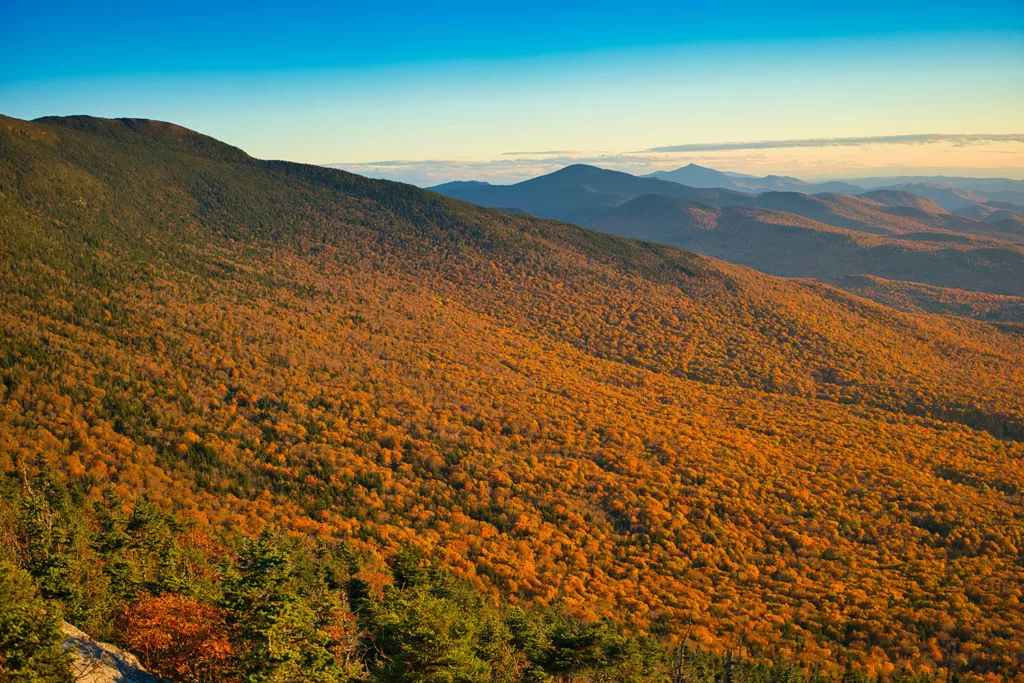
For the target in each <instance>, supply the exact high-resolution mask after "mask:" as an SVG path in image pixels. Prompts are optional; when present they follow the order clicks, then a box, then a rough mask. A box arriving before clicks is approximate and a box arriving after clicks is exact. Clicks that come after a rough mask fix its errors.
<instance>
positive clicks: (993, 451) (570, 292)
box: [0, 117, 1024, 680]
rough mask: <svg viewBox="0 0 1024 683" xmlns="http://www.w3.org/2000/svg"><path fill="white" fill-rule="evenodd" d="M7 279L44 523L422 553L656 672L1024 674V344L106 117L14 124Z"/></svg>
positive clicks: (21, 464)
mask: <svg viewBox="0 0 1024 683" xmlns="http://www.w3.org/2000/svg"><path fill="white" fill-rule="evenodd" d="M0 280H2V281H3V282H4V287H3V289H2V292H0V295H2V297H3V301H2V304H3V305H2V307H0V328H2V336H0V376H2V382H0V468H2V469H3V470H4V471H6V472H8V473H10V474H11V477H10V482H9V485H8V486H7V489H6V491H7V492H6V493H5V500H7V501H8V502H7V505H8V508H9V509H11V510H15V509H18V506H19V505H22V503H19V502H18V501H19V500H21V498H19V497H24V496H25V495H26V494H25V492H24V487H25V484H24V480H23V478H22V477H23V473H24V477H25V478H27V480H28V481H32V477H35V476H36V473H37V472H38V471H39V470H40V469H41V468H42V469H44V470H46V469H50V470H53V472H54V473H55V476H57V478H58V479H59V480H60V481H61V482H63V483H62V484H61V485H62V486H68V487H70V489H71V490H72V491H74V492H75V496H77V499H80V505H81V507H82V509H83V510H85V512H83V513H81V515H78V516H76V517H75V518H76V519H81V520H82V521H81V522H80V523H81V524H82V525H84V526H85V527H87V531H88V533H85V532H83V533H84V534H85V536H90V535H95V534H96V533H97V530H98V529H101V528H102V522H101V518H100V517H98V516H96V515H97V513H94V512H91V510H92V509H93V508H92V506H93V505H94V504H96V503H98V502H102V501H109V500H116V501H123V504H120V505H121V507H120V508H117V509H118V510H121V512H120V513H119V514H124V515H132V514H135V513H134V512H133V510H135V509H137V508H138V505H137V504H134V503H133V501H140V500H141V501H145V506H148V507H146V508H144V509H150V508H151V509H153V510H155V511H159V514H160V515H172V518H173V519H176V520H181V522H180V523H181V524H185V525H186V526H187V525H193V526H195V527H196V528H199V529H203V530H206V531H204V533H209V534H212V535H216V534H219V533H222V532H223V533H225V534H229V536H228V538H230V539H232V540H230V541H223V542H224V543H229V544H230V543H234V544H236V545H237V547H238V548H239V550H238V553H240V554H239V555H238V556H239V557H241V556H242V555H243V554H244V552H248V551H246V550H245V548H246V547H249V546H246V544H245V542H244V541H243V540H242V538H243V537H249V538H253V539H259V538H263V539H264V540H266V539H267V538H269V537H268V535H267V534H271V533H272V534H273V539H275V540H274V544H275V547H279V546H278V545H277V544H280V547H291V546H290V545H289V544H298V546H296V547H297V548H298V547H300V546H302V544H304V543H306V544H314V546H315V544H318V543H319V544H322V545H323V547H325V548H328V549H329V550H328V551H324V552H328V554H332V555H331V556H332V557H333V556H334V555H333V554H336V553H338V552H341V551H340V550H339V549H341V548H344V549H345V550H344V553H345V557H350V558H360V559H359V563H360V564H359V567H360V569H357V570H356V572H355V573H358V571H362V569H361V567H362V566H364V564H365V563H367V562H369V563H371V564H372V563H373V562H376V563H377V565H376V566H378V567H379V569H380V574H381V577H382V578H381V579H380V584H381V586H383V585H386V584H390V583H391V582H393V581H394V571H393V567H390V565H388V562H392V563H393V562H395V561H396V560H395V558H401V557H406V556H407V555H408V554H410V553H411V554H412V555H413V556H416V557H420V555H417V553H420V554H422V558H423V559H422V561H420V560H417V563H418V564H417V566H418V567H434V569H431V570H430V571H431V572H434V574H437V575H438V576H440V574H438V572H441V573H442V574H445V576H448V574H447V573H446V572H450V575H451V577H452V578H451V579H450V580H451V581H455V582H456V583H457V584H458V585H459V586H460V588H459V590H465V591H468V592H469V593H468V594H471V595H474V596H476V597H474V598H473V599H474V600H478V601H485V602H486V601H491V602H489V603H488V604H492V603H493V604H494V605H499V604H500V605H504V607H501V608H499V607H495V608H494V609H496V610H499V612H496V614H499V613H500V614H507V613H509V612H508V610H515V609H523V610H526V612H528V613H529V614H530V615H533V616H531V618H532V619H539V620H542V621H543V620H544V619H555V620H557V619H564V620H567V621H566V622H564V623H567V624H568V623H571V624H572V625H573V626H572V628H581V629H582V628H598V626H597V625H601V624H605V626H601V628H607V629H610V630H609V631H608V633H611V634H613V635H614V636H615V637H616V638H620V637H621V638H627V636H629V637H630V638H632V637H635V638H637V639H639V640H635V641H634V640H629V638H627V640H624V641H622V642H627V641H628V642H629V643H646V642H652V643H654V642H656V643H657V647H658V648H662V649H663V651H662V654H660V655H657V656H654V655H652V657H653V659H652V660H651V661H654V660H657V661H659V662H661V664H664V662H665V661H667V660H666V659H665V657H666V656H667V655H665V654H664V653H666V652H670V651H671V648H672V647H674V646H675V645H677V644H678V643H679V642H680V641H681V640H682V639H683V636H684V634H685V640H686V643H687V644H688V645H689V646H690V647H692V648H693V650H692V651H693V652H697V651H698V650H697V648H699V651H700V652H709V651H711V652H718V653H725V652H728V651H729V650H736V651H739V649H740V647H741V645H742V648H743V649H744V651H745V652H750V653H755V654H756V653H762V654H763V655H764V656H765V657H771V658H773V661H778V662H781V661H787V662H791V663H792V664H793V665H794V666H796V667H803V670H804V671H805V672H806V671H809V670H810V669H809V667H811V666H812V665H814V664H815V663H818V664H821V665H827V666H831V667H833V669H831V671H832V672H833V673H836V672H837V671H838V672H839V673H841V672H842V670H843V668H844V667H846V666H849V667H851V670H857V671H861V672H865V673H870V674H893V673H894V672H896V671H898V670H901V669H902V668H903V667H912V668H914V669H915V670H916V671H919V672H924V673H927V672H939V671H945V670H946V669H947V668H948V669H949V670H952V671H955V672H958V673H960V674H963V675H972V676H992V677H997V676H1006V677H1019V676H1021V675H1022V672H1024V616H1022V610H1021V606H1020V599H1021V594H1022V590H1024V511H1022V507H1021V501H1022V498H1021V496H1022V492H1024V468H1022V467H1021V459H1022V456H1024V389H1022V387H1024V369H1022V364H1021V362H1020V361H1021V359H1022V358H1024V334H1022V332H1024V328H1022V327H1021V326H1020V325H1015V324H1004V325H1000V326H996V325H991V324H986V323H983V322H979V321H975V320H969V319H965V318H957V317H953V316H938V315H929V314H911V313H903V312H898V311H895V310H893V309H890V308H887V307H885V306H883V305H880V304H876V303H873V302H870V301H867V300H865V299H861V298H858V297H856V296H853V295H851V294H848V293H845V292H842V291H840V290H838V289H835V288H833V287H830V286H827V285H823V284H820V283H816V282H813V281H799V280H783V279H779V278H773V277H770V276H766V275H762V274H759V273H756V272H754V271H750V270H747V269H745V268H741V267H737V266H731V265H728V264H725V263H722V262H719V261H715V260H713V259H707V258H703V257H699V256H696V255H694V254H691V253H688V252H685V251H681V250H678V249H674V248H671V247H666V246H661V245H656V244H652V243H643V242H634V241H629V240H625V239H621V238H617V237H613V236H610V235H604V234H600V233H596V232H591V231H588V230H584V229H582V228H577V227H574V226H571V225H567V224H562V223H555V222H550V221H541V220H536V219H532V218H529V217H525V216H516V215H511V214H506V213H501V212H496V211H489V210H486V209H482V208H479V207H474V206H471V205H468V204H464V203H462V202H459V201H456V200H453V199H449V198H445V197H442V196H440V195H436V194H433V193H429V192H425V191H422V190H418V189H416V188H413V187H410V186H405V185H400V184H396V183H389V182H385V181H375V180H368V179H365V178H361V177H359V176H355V175H351V174H347V173H344V172H341V171H336V170H331V169H323V168H319V167H313V166H303V165H298V164H290V163H285V162H270V161H259V160H255V159H252V158H250V157H248V156H247V155H245V154H244V153H243V152H241V151H240V150H237V149H234V148H231V147H229V146H227V145H224V144H222V143H219V142H217V141H215V140H212V139H210V138H206V137H204V136H201V135H199V134H196V133H193V132H191V131H187V130H185V129H182V128H179V127H176V126H173V125H171V124H161V123H156V122H150V121H142V120H117V121H111V120H103V119H93V118H87V117H71V118H64V119H45V120H40V121H37V122H24V121H19V120H15V119H9V118H3V119H0ZM894 296H895V295H894ZM19 482H20V483H19ZM154 514H156V513H154ZM16 517H17V515H16V514H15V513H14V512H11V513H10V514H8V515H6V518H7V519H14V518H16ZM8 527H9V528H10V529H14V530H12V531H10V532H9V533H11V534H15V535H16V534H19V533H20V534H22V536H23V537H25V538H28V537H30V536H31V534H28V535H26V534H24V532H18V531H16V528H17V524H15V523H14V522H10V523H9V524H8ZM190 528H191V527H190ZM83 537H84V536H83ZM253 542H254V543H257V544H258V543H260V542H262V541H258V540H257V541H253ZM267 542H268V543H269V541H267ZM14 545H17V544H14ZM97 552H99V551H97ZM268 552H269V551H268ZM275 552H276V551H275ZM282 552H285V551H282ZM288 552H292V551H288ZM294 552H298V553H300V554H301V552H305V551H301V552H300V550H295V551H294ZM9 554H11V557H10V558H8V562H9V563H12V566H14V565H17V566H19V567H20V570H21V571H25V572H28V574H29V575H32V568H31V566H28V565H30V562H28V560H26V559H24V555H23V554H22V553H19V552H14V551H9ZM286 554H287V553H286ZM296 557H297V556H296ZM426 558H429V559H426ZM112 561H113V560H112V559H111V558H106V559H103V560H102V561H101V562H98V563H97V565H98V566H99V565H102V564H103V563H105V562H106V563H109V562H112ZM334 561H335V560H331V562H334ZM354 561H355V560H353V562H354ZM325 562H326V560H325ZM346 562H348V560H346ZM292 563H293V564H295V563H298V564H299V565H301V562H299V561H298V560H294V562H292ZM289 566H291V565H289ZM346 566H351V567H355V565H352V564H350V565H346ZM389 567H390V568H389ZM317 571H320V570H317ZM346 571H349V569H346ZM350 573H351V572H350ZM350 579H351V577H350V576H348V575H346V577H345V579H344V581H343V583H345V586H346V588H345V589H344V590H342V588H341V584H338V587H337V588H338V590H337V595H338V596H343V597H344V599H345V600H346V601H348V600H350V598H351V593H350V592H349V587H350V584H351V582H350ZM438 580H441V579H438ZM448 580H449V579H444V581H448ZM399 583H401V582H400V581H399ZM304 585H306V588H303V589H302V590H304V591H307V592H308V590H307V589H308V587H309V586H310V585H312V584H304ZM43 588H44V589H45V586H43ZM218 590H221V589H219V588H218V589H216V590H214V589H211V590H210V591H208V592H207V593H205V594H204V593H202V591H199V592H198V593H197V594H194V595H193V594H190V593H189V591H184V590H183V589H182V588H181V587H180V586H178V587H175V586H163V585H162V584H161V585H157V584H152V583H150V584H147V586H146V589H145V591H142V592H139V593H138V594H132V595H129V594H117V593H116V592H111V595H112V596H115V597H113V598H111V600H112V602H116V603H118V604H116V605H113V604H112V605H110V606H109V609H106V611H103V610H100V611H97V612H93V613H92V614H93V617H91V618H93V619H94V620H95V622H96V623H94V624H92V625H91V626H90V625H89V624H76V625H79V626H82V627H83V628H86V627H87V626H89V627H91V628H94V629H95V630H98V631H99V632H103V630H104V629H105V628H107V629H109V633H110V634H111V637H112V638H114V639H116V638H117V637H122V638H123V637H126V636H125V634H126V633H127V632H126V631H124V630H123V629H122V630H121V631H117V628H119V627H117V626H116V624H118V623H122V624H123V622H118V621H117V620H116V619H115V617H114V616H112V615H116V614H120V613H122V612H119V611H118V610H123V609H125V607H124V605H128V604H133V603H132V601H133V600H137V599H140V598H141V597H143V594H145V595H148V596H149V597H148V598H147V599H153V600H164V601H165V602H167V603H168V604H172V603H173V601H175V600H186V599H188V600H194V601H198V602H199V603H202V604H204V605H213V606H214V607H217V606H218V605H220V607H217V608H218V609H220V608H225V607H224V605H223V603H222V602H221V601H222V597H221V596H220V595H219V594H217V591H218ZM296 590H298V589H296ZM309 590H311V589H309ZM382 590H383V588H382ZM424 590H426V589H424ZM453 590H454V589H453ZM197 595H198V597H197ZM381 595H383V593H381ZM49 599H57V600H59V596H58V597H53V596H51V598H49ZM338 599H341V597H339V598H338ZM307 607H308V608H309V609H314V608H313V607H311V606H309V605H307ZM351 607H352V606H351V605H348V607H347V608H346V609H351ZM197 609H199V608H197ZM202 609H205V608H202ZM202 609H200V611H202ZM225 609H226V608H225ZM500 610H506V612H500ZM545 610H550V611H545ZM314 611H315V610H314ZM357 613H358V610H357ZM103 615H106V616H103ZM224 618H227V617H224ZM353 618H354V619H356V621H357V622H358V619H359V617H353ZM502 619H504V617H502ZM606 619H608V620H610V621H605V620H606ZM502 623H504V621H503V622H502ZM112 624H113V625H112ZM318 628H319V627H318ZM474 628H477V627H476V626H474ZM566 628H569V627H568V626H566ZM353 629H355V631H356V632H359V633H362V635H361V636H358V637H357V639H358V638H365V639H367V640H365V641H364V642H370V641H372V637H371V636H372V634H373V633H374V631H373V627H372V626H371V625H368V624H367V623H365V622H364V623H362V624H356V625H354V626H353ZM620 629H621V630H620ZM118 633H120V634H121V635H120V636H118ZM648 636H650V639H649V640H645V638H647V637H648ZM609 637H611V636H609ZM373 642H376V641H373ZM630 647H634V645H630ZM637 647H639V646H637ZM687 651H691V650H687ZM523 656H526V655H523ZM537 656H538V657H539V656H540V655H537ZM695 656H696V655H695ZM700 656H709V657H710V656H711V655H704V654H702V655H700ZM659 657H660V658H661V659H658V658H659ZM523 661H525V660H523ZM531 661H532V660H531ZM359 662H368V663H367V664H365V666H367V667H370V666H371V665H372V664H373V661H372V659H371V660H364V659H362V658H360V659H359ZM535 663H536V662H535ZM661 664H659V666H660V665H661ZM232 666H233V667H236V668H234V669H232V671H236V673H237V672H238V671H242V669H237V666H236V664H234V663H233V664H232ZM238 666H241V665H238ZM488 666H490V665H488ZM524 666H525V665H524ZM538 666H539V664H538ZM836 667H838V669H837V668H836ZM492 668H493V667H492ZM541 668H542V667H541ZM541 668H538V669H537V671H540V670H541ZM491 670H492V669H488V671H491ZM523 670H524V671H525V669H523ZM366 671H367V672H370V674H372V675H382V674H380V672H379V671H378V672H377V673H373V671H371V669H370V668H367V669H366ZM480 671H483V670H482V669H481V670H480ZM548 673H550V672H548ZM563 673H564V672H563ZM478 674H479V675H480V676H483V675H484V674H483V673H480V672H478ZM577 674H578V676H580V677H582V678H581V680H589V679H588V678H586V677H587V676H590V677H591V678H593V677H594V676H597V675H598V674H597V673H595V672H593V671H584V670H583V669H580V670H579V671H577V672H575V673H574V674H573V675H577ZM238 675H242V674H241V673H239V674H238ZM246 675H251V676H255V675H256V674H254V673H253V671H249V673H248V674H246ZM359 675H362V674H359ZM368 675H369V674H368ZM487 675H488V676H489V675H490V673H488V674H487ZM538 675H540V674H538ZM552 675H554V674H552ZM558 675H562V674H558ZM566 675H569V674H566ZM601 675H607V676H613V677H612V678H610V679H609V680H618V679H617V678H615V677H614V676H615V675H617V674H611V673H608V672H607V671H606V672H605V673H604V674H601ZM399 680H401V679H399ZM425 680H448V679H443V678H437V679H425ZM451 680H461V679H451ZM472 680H490V679H488V678H479V679H472ZM498 680H516V679H515V678H510V679H500V678H499V679H498Z"/></svg>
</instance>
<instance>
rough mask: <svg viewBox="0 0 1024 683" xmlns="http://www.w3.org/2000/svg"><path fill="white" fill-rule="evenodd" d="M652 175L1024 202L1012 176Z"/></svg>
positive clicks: (758, 187) (945, 200)
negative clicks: (817, 177) (818, 179)
mask: <svg viewBox="0 0 1024 683" xmlns="http://www.w3.org/2000/svg"><path fill="white" fill-rule="evenodd" d="M648 177H652V178H658V179H661V180H668V181H671V182H676V183H680V184H682V185H689V186H691V187H704V188H710V187H718V188H723V189H729V190H735V191H738V192H748V193H750V192H753V193H759V192H771V191H786V192H800V193H803V194H821V193H835V194H852V195H857V194H864V193H865V192H869V191H872V190H885V191H896V192H904V193H913V194H916V195H919V196H921V197H925V198H928V199H932V200H933V201H935V202H936V203H937V204H939V205H940V206H941V207H942V208H944V209H945V210H947V211H950V212H959V211H961V210H963V209H967V208H969V207H970V206H972V205H973V204H978V203H984V202H986V201H989V200H994V201H1004V202H1014V203H1016V204H1017V205H1024V181H1021V180H1010V179H1008V178H958V177H948V176H895V177H888V178H887V177H874V178H853V179H850V180H847V181H843V180H830V181H824V182H819V183H811V182H806V181H803V180H800V179H799V178H793V177H790V176H779V175H767V176H764V177H762V178H759V177H756V176H751V175H745V174H741V173H729V172H721V171H716V170H715V169H712V168H706V167H704V166H698V165H697V164H689V165H687V166H683V167H681V168H678V169H676V170H674V171H655V172H654V173H652V174H650V176H648Z"/></svg>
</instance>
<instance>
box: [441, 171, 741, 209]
mask: <svg viewBox="0 0 1024 683" xmlns="http://www.w3.org/2000/svg"><path fill="white" fill-rule="evenodd" d="M429 189H430V190H432V191H435V192H440V193H442V194H446V195H448V196H451V197H455V198H457V199H462V200H464V201H467V202H471V203H473V204H478V205H480V206H487V207H492V208H501V207H514V208H518V209H521V210H523V211H526V212H527V213H529V214H532V215H534V216H542V217H544V218H554V219H557V220H564V221H570V222H576V223H580V222H585V221H586V220H587V219H588V217H590V216H594V215H596V214H598V213H600V212H601V211H602V210H603V209H605V208H607V207H610V206H616V205H618V204H621V203H622V202H624V201H627V200H629V199H633V198H634V197H639V196H641V195H645V194H663V195H666V196H670V197H680V198H684V199H690V200H693V201H702V202H706V203H711V204H717V203H720V202H728V201H738V200H741V199H743V198H744V196H745V195H743V194H741V193H738V192H731V191H729V190H721V189H703V188H693V187H685V186H682V185H679V184H677V183H673V182H668V181H665V180H659V179H657V178H638V177H636V176H633V175H630V174H628V173H621V172H619V171H609V170H606V169H603V168H597V167H595V166H587V165H584V164H576V165H573V166H567V167H565V168H563V169H561V170H558V171H555V172H554V173H549V174H547V175H543V176H539V177H537V178H531V179H530V180H525V181H523V182H521V183H516V184H515V185H489V184H488V185H480V184H475V183H471V184H467V183H446V184H444V185H438V186H436V187H432V188H429Z"/></svg>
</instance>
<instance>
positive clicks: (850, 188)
mask: <svg viewBox="0 0 1024 683" xmlns="http://www.w3.org/2000/svg"><path fill="white" fill-rule="evenodd" d="M648 177H650V178H658V179H660V180H668V181H671V182H674V183H679V184H681V185H690V186H691V187H720V188H723V189H728V190H737V191H740V192H765V191H769V190H794V191H796V192H807V193H812V194H813V193H815V192H862V191H863V188H862V187H858V186H856V185H851V184H850V183H845V182H839V181H833V182H825V183H806V182H804V181H802V180H800V179H799V178H791V177H788V176H779V175H768V176H764V177H763V178H757V177H754V176H747V175H739V174H728V173H723V172H722V171H716V170H715V169H713V168H707V167H705V166H698V165H697V164H689V165H687V166H683V167H682V168H677V169H676V170H674V171H655V172H654V173H652V174H650V176H648Z"/></svg>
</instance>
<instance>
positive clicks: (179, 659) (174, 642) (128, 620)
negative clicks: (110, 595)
mask: <svg viewBox="0 0 1024 683" xmlns="http://www.w3.org/2000/svg"><path fill="white" fill-rule="evenodd" d="M119 622H120V623H119V625H120V627H121V630H122V633H123V637H124V641H125V646H126V647H127V648H128V649H129V650H131V651H132V652H133V653H135V654H136V655H138V657H139V659H140V660H141V661H142V663H143V665H144V666H145V667H146V668H147V669H149V670H150V671H153V672H155V673H157V674H159V675H161V676H165V677H168V678H172V679H174V680H177V681H188V682H190V683H206V682H207V681H210V683H214V682H216V681H231V680H235V679H234V678H232V676H231V673H230V670H229V668H228V667H229V666H230V662H231V659H232V647H231V641H230V640H229V638H228V629H227V627H226V625H225V623H224V617H223V615H222V614H221V613H220V611H219V610H218V609H217V608H216V607H213V606H212V605H207V604H204V603H201V602H197V601H195V600H191V599H189V598H186V597H183V596H180V595H174V594H165V595H161V596H158V597H144V598H141V599H139V600H138V601H136V602H134V603H132V604H131V605H129V606H128V607H126V608H124V609H123V610H122V612H121V615H120V619H119Z"/></svg>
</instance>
